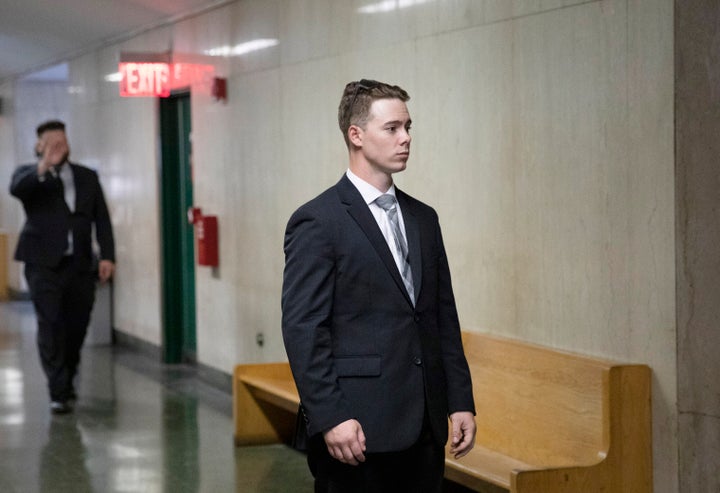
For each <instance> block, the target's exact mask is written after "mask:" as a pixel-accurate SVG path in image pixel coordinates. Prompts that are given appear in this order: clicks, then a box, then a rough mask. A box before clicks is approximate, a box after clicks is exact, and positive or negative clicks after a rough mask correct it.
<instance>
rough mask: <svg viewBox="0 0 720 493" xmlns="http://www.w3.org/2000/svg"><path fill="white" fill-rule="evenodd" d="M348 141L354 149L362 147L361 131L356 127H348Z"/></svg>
mask: <svg viewBox="0 0 720 493" xmlns="http://www.w3.org/2000/svg"><path fill="white" fill-rule="evenodd" d="M348 140H349V141H350V143H351V144H352V145H354V146H355V147H362V141H363V130H362V128H360V127H358V126H357V125H350V127H348Z"/></svg>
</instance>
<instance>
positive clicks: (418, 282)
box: [395, 188, 422, 300]
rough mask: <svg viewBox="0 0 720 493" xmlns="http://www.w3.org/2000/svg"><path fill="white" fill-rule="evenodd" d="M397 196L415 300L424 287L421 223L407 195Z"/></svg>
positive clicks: (397, 191)
mask: <svg viewBox="0 0 720 493" xmlns="http://www.w3.org/2000/svg"><path fill="white" fill-rule="evenodd" d="M395 190H396V194H397V199H398V203H399V204H400V210H401V211H402V215H403V222H404V223H405V236H406V237H407V242H408V256H409V257H410V270H411V271H412V278H413V287H414V288H415V300H417V299H418V296H419V295H420V287H421V286H422V255H421V250H420V223H419V220H418V218H417V216H416V215H415V209H413V208H412V207H411V205H410V202H409V201H408V200H407V195H406V194H405V193H404V192H402V191H400V190H398V189H397V188H396V189H395Z"/></svg>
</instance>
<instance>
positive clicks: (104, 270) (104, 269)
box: [98, 260, 115, 283]
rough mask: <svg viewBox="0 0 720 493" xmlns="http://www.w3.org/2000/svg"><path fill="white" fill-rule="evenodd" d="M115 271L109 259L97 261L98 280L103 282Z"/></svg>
mask: <svg viewBox="0 0 720 493" xmlns="http://www.w3.org/2000/svg"><path fill="white" fill-rule="evenodd" d="M113 272H115V264H114V263H113V262H112V261H110V260H101V261H100V262H99V263H98V279H100V282H102V283H105V282H107V281H108V279H110V278H111V277H112V275H113Z"/></svg>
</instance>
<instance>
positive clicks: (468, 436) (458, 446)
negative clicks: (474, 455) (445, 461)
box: [450, 411, 477, 459]
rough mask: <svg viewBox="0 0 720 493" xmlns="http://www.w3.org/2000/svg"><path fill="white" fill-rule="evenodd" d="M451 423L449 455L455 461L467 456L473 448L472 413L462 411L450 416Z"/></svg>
mask: <svg viewBox="0 0 720 493" xmlns="http://www.w3.org/2000/svg"><path fill="white" fill-rule="evenodd" d="M450 422H451V423H452V438H451V442H450V453H451V454H453V456H454V457H455V458H456V459H459V458H460V457H463V456H465V455H467V453H468V452H470V450H472V448H473V447H474V446H475V431H476V430H477V427H476V426H475V416H473V413H471V412H467V411H462V412H457V413H452V414H451V415H450Z"/></svg>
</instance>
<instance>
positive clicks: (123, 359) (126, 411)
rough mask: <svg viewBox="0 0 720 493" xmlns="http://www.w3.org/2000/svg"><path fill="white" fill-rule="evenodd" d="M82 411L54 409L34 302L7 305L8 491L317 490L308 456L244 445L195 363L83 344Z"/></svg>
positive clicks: (1, 334) (2, 309)
mask: <svg viewBox="0 0 720 493" xmlns="http://www.w3.org/2000/svg"><path fill="white" fill-rule="evenodd" d="M82 357H83V359H82V367H81V378H80V381H79V382H78V386H79V396H80V397H79V401H78V403H77V408H76V410H75V412H74V413H73V414H71V415H65V416H51V415H50V412H49V409H48V404H49V403H48V397H47V392H46V387H45V377H44V376H43V374H42V371H41V369H40V365H39V362H38V356H37V351H36V347H35V316H34V313H33V310H32V306H31V305H30V304H29V303H27V302H10V303H0V492H2V493H33V492H43V493H45V492H52V493H65V492H68V493H84V492H103V493H113V492H125V493H128V492H148V493H153V492H164V493H183V492H192V493H195V492H208V493H210V492H212V493H218V492H220V493H221V492H243V493H253V492H262V493H273V492H292V493H303V492H311V491H312V478H311V476H310V474H309V472H308V470H307V466H306V463H305V457H304V456H303V455H302V454H300V453H298V452H296V451H294V450H292V449H290V448H288V447H285V446H281V445H277V446H264V447H244V448H235V447H234V445H233V441H232V431H233V427H232V419H231V399H230V396H229V395H228V394H226V393H224V392H221V391H219V390H216V389H214V388H212V387H210V386H208V385H205V384H203V383H202V382H200V381H199V380H198V379H197V378H195V376H194V372H193V370H192V369H191V368H188V367H185V366H170V367H168V366H163V365H160V364H158V363H157V362H155V361H152V360H151V359H150V358H148V357H146V356H143V355H138V354H136V353H133V352H129V351H127V350H123V349H118V348H113V347H110V346H94V347H93V346H86V348H85V349H84V351H83V356H82Z"/></svg>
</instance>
